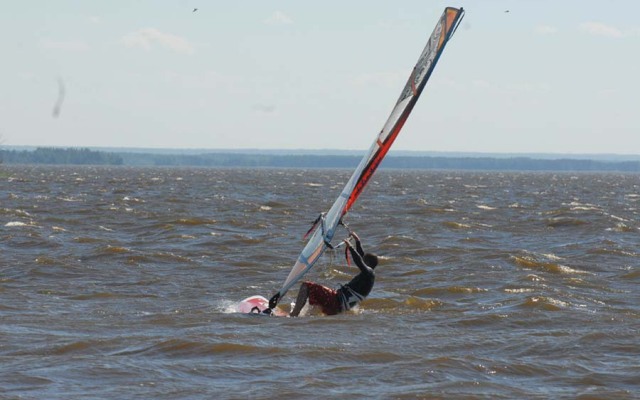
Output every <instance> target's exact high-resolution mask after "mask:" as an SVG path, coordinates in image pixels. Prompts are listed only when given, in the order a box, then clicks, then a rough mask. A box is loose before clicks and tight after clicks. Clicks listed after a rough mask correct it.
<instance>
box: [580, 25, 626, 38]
mask: <svg viewBox="0 0 640 400" xmlns="http://www.w3.org/2000/svg"><path fill="white" fill-rule="evenodd" d="M580 29H581V30H583V31H584V32H587V33H589V34H591V35H594V36H605V37H610V38H621V37H624V36H625V34H624V33H623V32H622V31H621V30H620V29H618V28H615V27H613V26H609V25H605V24H603V23H601V22H585V23H583V24H581V25H580Z"/></svg>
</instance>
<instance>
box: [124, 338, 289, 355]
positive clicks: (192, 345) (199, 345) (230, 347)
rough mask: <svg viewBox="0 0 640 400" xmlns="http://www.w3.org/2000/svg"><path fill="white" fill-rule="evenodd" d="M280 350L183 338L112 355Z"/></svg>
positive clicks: (263, 353) (243, 353) (199, 353)
mask: <svg viewBox="0 0 640 400" xmlns="http://www.w3.org/2000/svg"><path fill="white" fill-rule="evenodd" d="M282 352H283V350H282V349H281V348H280V347H269V346H264V345H260V346H258V345H251V344H242V343H232V342H222V343H208V342H202V341H191V340H185V339H168V340H164V341H162V342H159V343H157V344H154V345H152V346H148V347H143V348H139V349H130V350H124V351H119V352H117V353H113V355H115V356H130V355H136V354H139V355H144V356H172V357H207V356H216V355H221V354H227V355H247V354H256V355H261V356H272V355H277V354H280V353H282Z"/></svg>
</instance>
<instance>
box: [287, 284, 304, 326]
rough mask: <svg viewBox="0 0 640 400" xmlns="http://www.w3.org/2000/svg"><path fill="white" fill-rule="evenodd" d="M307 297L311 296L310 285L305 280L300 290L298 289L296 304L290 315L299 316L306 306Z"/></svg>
mask: <svg viewBox="0 0 640 400" xmlns="http://www.w3.org/2000/svg"><path fill="white" fill-rule="evenodd" d="M307 298H309V287H308V286H307V284H306V283H305V282H303V283H302V284H301V285H300V290H299V291H298V297H297V298H296V305H295V306H294V307H293V310H291V313H290V314H289V316H290V317H297V316H298V314H300V310H302V307H304V305H305V303H306V302H307Z"/></svg>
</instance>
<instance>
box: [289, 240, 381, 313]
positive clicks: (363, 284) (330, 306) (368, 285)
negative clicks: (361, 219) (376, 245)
mask: <svg viewBox="0 0 640 400" xmlns="http://www.w3.org/2000/svg"><path fill="white" fill-rule="evenodd" d="M351 237H353V239H355V241H356V246H355V249H354V248H353V246H352V245H351V243H349V241H348V240H345V245H346V246H347V249H348V251H349V252H350V253H351V258H352V259H353V261H354V262H355V264H356V265H357V266H358V268H360V273H359V274H358V275H356V276H355V277H354V278H353V279H351V281H350V282H349V283H347V284H346V285H342V286H341V287H340V289H337V290H334V289H331V288H328V287H326V286H323V285H320V284H318V283H315V282H309V281H305V282H302V284H301V285H300V290H299V291H298V297H297V299H296V304H295V306H294V308H293V310H291V314H290V316H292V317H297V316H298V315H299V314H300V310H302V307H304V305H305V303H306V302H307V299H308V300H309V304H311V305H312V306H315V305H317V306H320V307H321V309H322V312H323V313H324V314H326V315H335V314H338V313H341V312H343V311H347V310H350V309H352V308H353V307H355V306H356V305H357V304H359V303H360V302H361V301H362V300H364V299H365V297H367V296H368V295H369V293H370V292H371V289H372V288H373V283H374V282H375V273H374V269H375V267H376V266H377V265H378V257H377V256H376V255H375V254H372V253H365V252H364V250H363V249H362V244H361V243H360V238H359V237H358V235H357V234H356V233H355V232H352V233H351Z"/></svg>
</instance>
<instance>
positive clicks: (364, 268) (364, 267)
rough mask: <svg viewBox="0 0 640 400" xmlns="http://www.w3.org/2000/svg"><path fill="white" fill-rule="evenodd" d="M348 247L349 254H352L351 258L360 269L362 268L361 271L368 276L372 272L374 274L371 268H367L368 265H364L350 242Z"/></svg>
mask: <svg viewBox="0 0 640 400" xmlns="http://www.w3.org/2000/svg"><path fill="white" fill-rule="evenodd" d="M347 246H348V248H349V252H351V258H352V259H353V261H354V262H355V263H356V265H357V266H358V268H360V271H362V272H364V273H366V274H370V273H371V272H373V270H372V269H371V268H370V267H369V266H367V264H365V263H364V260H363V259H362V256H361V255H360V254H359V253H358V252H357V251H356V249H354V248H353V247H352V246H351V245H350V244H349V243H348V242H347Z"/></svg>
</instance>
